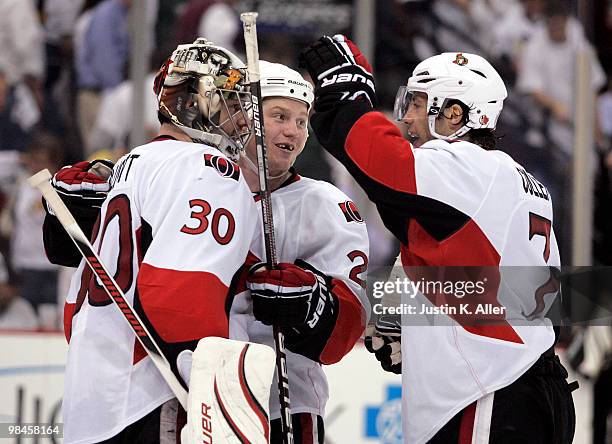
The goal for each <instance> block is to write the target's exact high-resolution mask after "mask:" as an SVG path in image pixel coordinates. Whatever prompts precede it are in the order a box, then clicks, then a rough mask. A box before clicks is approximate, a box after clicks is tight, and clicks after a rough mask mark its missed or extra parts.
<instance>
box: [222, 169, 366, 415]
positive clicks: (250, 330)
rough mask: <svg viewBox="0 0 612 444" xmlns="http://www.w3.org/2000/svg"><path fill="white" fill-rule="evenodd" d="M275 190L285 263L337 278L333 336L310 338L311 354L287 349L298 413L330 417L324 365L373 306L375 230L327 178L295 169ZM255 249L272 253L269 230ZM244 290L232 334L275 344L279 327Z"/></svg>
mask: <svg viewBox="0 0 612 444" xmlns="http://www.w3.org/2000/svg"><path fill="white" fill-rule="evenodd" d="M271 196H272V212H273V219H274V232H275V236H276V248H277V255H278V261H279V262H285V263H294V262H295V261H296V260H298V259H301V260H303V261H305V262H307V263H308V264H309V265H311V266H312V267H314V268H316V269H317V270H318V271H319V272H321V273H323V274H325V275H326V276H328V277H330V278H331V283H332V286H331V293H332V297H334V298H336V299H337V302H338V307H339V310H338V316H337V319H336V322H335V325H334V327H333V330H332V331H331V332H330V334H329V336H327V337H322V335H319V336H317V337H315V338H311V339H310V338H309V340H308V341H306V342H307V343H308V345H307V346H306V347H305V348H304V349H303V354H301V353H299V352H298V353H296V352H292V351H291V350H289V349H287V369H288V375H289V392H290V399H291V412H292V413H303V412H308V413H314V414H317V415H321V416H323V415H324V409H325V404H326V402H327V399H328V397H329V390H328V386H327V379H326V378H325V374H324V372H323V368H322V365H321V364H333V363H335V362H338V361H339V360H340V359H341V358H342V357H343V356H344V355H346V354H347V353H348V352H349V351H350V350H351V349H352V347H353V345H354V344H355V342H356V341H357V340H358V339H359V337H360V336H361V334H362V333H363V330H364V328H365V325H366V322H367V318H368V316H369V312H370V306H369V302H368V301H367V298H366V296H365V290H364V287H365V284H364V280H365V271H366V268H367V263H368V236H367V230H366V226H365V224H364V223H363V220H362V219H361V216H360V215H359V212H358V210H357V208H356V206H355V204H354V203H353V202H352V201H350V199H349V198H348V197H347V196H346V195H345V194H344V193H342V192H341V191H340V190H338V189H337V188H336V187H334V186H333V185H331V184H329V183H327V182H323V181H317V180H313V179H308V178H305V177H300V176H298V175H297V174H294V175H293V176H292V177H291V178H290V179H289V180H287V181H286V182H285V184H283V186H281V187H280V188H279V189H277V190H275V191H274V192H272V194H271ZM259 214H260V215H261V211H259ZM251 252H252V253H253V255H254V256H256V257H257V258H264V257H265V254H264V252H265V248H264V241H263V231H260V232H259V237H258V238H257V239H255V241H254V243H253V245H252V247H251ZM253 260H257V259H255V258H251V261H253ZM236 291H237V292H238V294H237V296H236V297H235V298H234V304H233V306H232V316H231V324H230V333H231V336H232V338H234V339H241V340H249V341H252V342H257V343H261V344H267V345H270V346H271V347H274V339H273V335H272V327H270V326H266V325H264V324H262V323H261V322H259V321H257V320H255V318H254V317H253V314H252V302H251V298H250V296H249V291H248V290H246V287H245V286H244V283H241V284H238V287H237V289H236ZM306 348H307V349H308V350H306ZM294 351H297V350H294ZM304 355H308V356H310V357H311V358H314V359H311V358H309V357H306V356H304ZM313 355H316V356H313ZM270 416H271V419H277V418H279V417H280V407H279V400H278V391H277V382H276V377H275V380H274V383H273V384H272V393H271V394H270Z"/></svg>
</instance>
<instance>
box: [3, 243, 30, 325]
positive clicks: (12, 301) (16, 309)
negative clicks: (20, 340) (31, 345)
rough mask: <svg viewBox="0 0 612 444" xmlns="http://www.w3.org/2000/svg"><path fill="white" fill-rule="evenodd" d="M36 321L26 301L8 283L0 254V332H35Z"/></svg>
mask: <svg viewBox="0 0 612 444" xmlns="http://www.w3.org/2000/svg"><path fill="white" fill-rule="evenodd" d="M37 328H38V320H37V319H36V313H35V312H34V309H33V308H32V306H31V305H30V303H29V302H28V301H26V300H25V299H23V298H22V297H20V296H19V293H18V292H17V290H16V288H15V287H14V286H12V285H11V284H10V283H9V274H8V269H7V267H6V262H5V261H4V256H2V255H1V254H0V330H36V329H37Z"/></svg>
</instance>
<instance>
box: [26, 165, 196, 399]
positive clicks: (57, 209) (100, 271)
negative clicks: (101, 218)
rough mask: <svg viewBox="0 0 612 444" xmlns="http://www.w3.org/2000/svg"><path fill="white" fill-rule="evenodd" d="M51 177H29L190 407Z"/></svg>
mask: <svg viewBox="0 0 612 444" xmlns="http://www.w3.org/2000/svg"><path fill="white" fill-rule="evenodd" d="M50 179H51V173H49V170H46V169H45V170H42V171H39V172H38V173H36V174H34V175H33V176H32V177H30V178H29V179H28V183H29V184H30V186H31V187H32V188H38V190H39V191H40V192H41V193H42V195H43V197H44V198H45V200H46V201H47V203H48V204H49V206H50V207H51V209H52V210H53V212H54V213H55V215H56V216H57V218H58V219H59V221H60V223H61V224H62V226H63V227H64V230H66V233H68V236H70V239H72V241H73V242H74V244H75V245H76V247H77V248H78V250H79V251H80V252H81V254H82V255H83V257H84V258H85V260H86V261H87V263H88V264H89V267H90V268H91V270H92V271H93V272H94V274H95V275H96V276H97V277H98V279H99V280H100V282H102V286H103V287H104V290H105V291H106V293H107V294H108V296H109V297H110V298H111V299H112V300H113V302H114V303H115V304H117V307H119V310H121V313H122V314H123V316H124V317H125V319H126V320H127V321H128V322H129V323H130V326H131V327H132V330H133V331H134V333H135V334H136V338H138V340H139V341H140V343H141V344H142V346H143V347H144V349H145V350H146V351H147V353H148V354H149V357H150V358H151V360H152V361H153V363H154V364H155V366H156V367H157V369H158V370H159V372H160V373H161V375H162V377H163V378H164V380H165V381H166V383H167V384H168V385H169V386H170V389H171V390H172V392H173V393H174V395H175V396H176V397H177V399H178V401H179V402H180V403H181V406H182V407H183V408H184V409H187V391H186V390H185V389H184V388H183V386H182V385H181V383H180V382H179V380H178V378H177V377H176V376H175V375H174V373H172V370H171V368H170V363H169V362H168V360H167V359H166V357H165V356H164V355H163V354H162V352H161V350H160V349H159V346H158V345H157V343H156V342H155V340H154V339H153V337H152V336H151V334H150V333H149V331H148V330H147V328H146V327H145V326H144V324H143V323H142V320H141V319H140V317H139V316H138V314H137V313H136V312H135V311H134V307H132V305H131V304H130V303H129V302H128V301H127V300H126V299H125V295H124V294H123V291H121V289H120V288H119V285H117V282H115V280H114V279H113V277H112V276H111V275H110V273H109V272H108V270H107V268H106V267H105V266H104V264H103V263H102V261H101V260H100V257H99V256H98V254H97V253H96V252H95V251H94V249H93V247H92V245H91V243H90V242H89V240H88V239H87V236H85V234H84V233H83V231H82V230H81V229H80V228H79V225H78V224H77V222H76V220H74V217H73V216H72V214H70V210H68V208H67V207H66V205H65V204H64V202H63V201H62V199H61V198H60V197H59V194H57V191H55V189H54V188H53V187H52V186H51V183H50V182H49V180H50Z"/></svg>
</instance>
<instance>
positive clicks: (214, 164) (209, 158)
mask: <svg viewBox="0 0 612 444" xmlns="http://www.w3.org/2000/svg"><path fill="white" fill-rule="evenodd" d="M204 165H206V166H208V167H211V168H214V169H215V170H217V173H219V174H220V175H221V176H223V177H229V178H230V179H234V180H235V181H238V179H239V178H240V168H239V167H238V165H236V164H235V163H234V162H232V161H230V160H227V159H225V158H223V157H221V156H214V155H212V154H204Z"/></svg>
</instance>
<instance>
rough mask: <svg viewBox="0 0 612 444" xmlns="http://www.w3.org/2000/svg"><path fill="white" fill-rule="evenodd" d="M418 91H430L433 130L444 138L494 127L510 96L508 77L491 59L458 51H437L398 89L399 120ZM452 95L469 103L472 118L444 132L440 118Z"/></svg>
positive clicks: (430, 121) (429, 115)
mask: <svg viewBox="0 0 612 444" xmlns="http://www.w3.org/2000/svg"><path fill="white" fill-rule="evenodd" d="M415 92H422V93H425V94H427V115H428V119H427V120H428V125H429V131H430V132H431V135H432V136H433V137H435V138H436V139H443V140H448V139H456V138H459V137H461V136H463V135H465V134H466V133H467V132H468V131H469V130H471V129H484V128H491V129H494V128H495V126H496V125H497V119H498V118H499V114H500V113H501V110H502V107H503V101H504V99H505V98H506V97H507V96H508V93H507V91H506V86H505V85H504V81H503V80H502V78H501V77H500V76H499V74H498V73H497V71H496V70H495V68H493V66H491V64H490V63H489V62H487V61H486V60H485V59H484V58H482V57H480V56H478V55H475V54H468V53H456V52H446V53H443V54H440V55H436V56H433V57H430V58H428V59H426V60H424V61H422V62H421V63H419V64H418V65H417V67H416V68H415V69H414V71H413V73H412V77H410V78H409V79H408V84H407V85H405V86H400V88H399V90H398V92H397V96H396V98H395V106H394V109H393V115H394V117H395V119H396V120H398V121H400V120H402V119H403V117H404V115H405V114H406V111H407V110H408V105H409V104H410V101H411V100H412V95H413V94H414V93H415ZM451 99H455V100H458V101H460V102H462V103H463V104H465V105H466V106H467V107H468V109H469V113H468V119H467V121H466V123H465V125H463V126H462V127H461V128H459V129H458V130H457V131H456V132H455V133H453V134H451V135H449V136H443V135H441V134H438V133H437V132H436V118H437V117H438V115H439V114H440V113H441V112H442V110H443V109H444V108H445V107H446V106H447V103H448V101H449V100H451Z"/></svg>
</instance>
